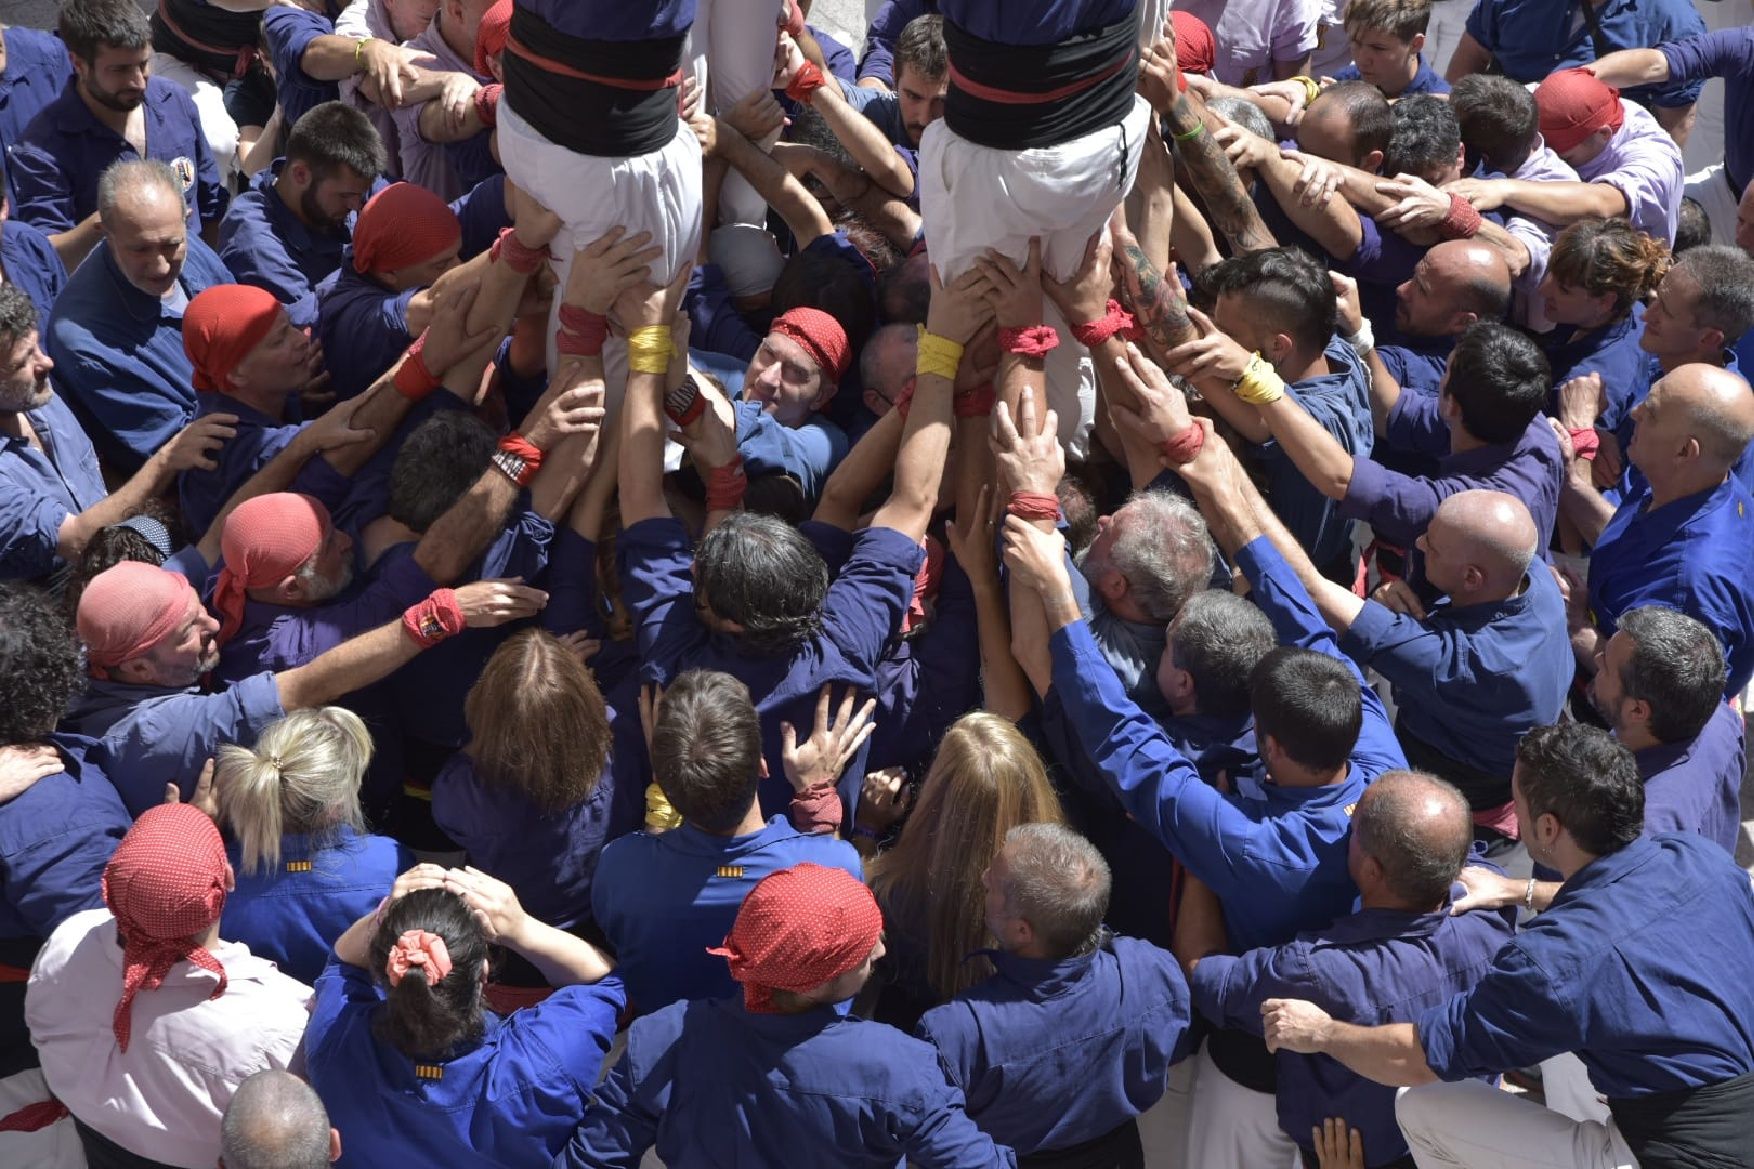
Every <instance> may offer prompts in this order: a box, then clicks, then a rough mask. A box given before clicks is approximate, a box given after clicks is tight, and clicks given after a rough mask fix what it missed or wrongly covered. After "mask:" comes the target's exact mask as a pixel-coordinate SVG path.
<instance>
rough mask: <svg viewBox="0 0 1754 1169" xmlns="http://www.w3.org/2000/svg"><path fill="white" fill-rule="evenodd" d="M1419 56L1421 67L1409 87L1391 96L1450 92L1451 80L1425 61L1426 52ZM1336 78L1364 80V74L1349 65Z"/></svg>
mask: <svg viewBox="0 0 1754 1169" xmlns="http://www.w3.org/2000/svg"><path fill="white" fill-rule="evenodd" d="M1418 56H1419V68H1418V70H1417V71H1416V72H1415V73H1414V74H1413V80H1411V81H1409V82H1408V83H1407V87H1406V88H1405V89H1403V90H1401V92H1400V93H1397V94H1393V95H1391V96H1393V97H1411V96H1413V95H1414V94H1416V93H1448V92H1449V82H1447V81H1445V80H1444V79H1443V78H1442V77H1441V76H1439V74H1438V72H1437V70H1435V69H1433V68H1432V67H1431V66H1429V65H1427V64H1426V63H1425V54H1424V53H1420V54H1419V55H1418ZM1334 80H1335V81H1362V80H1364V74H1362V73H1360V72H1359V71H1358V66H1356V65H1348V66H1346V67H1345V68H1344V69H1342V70H1340V71H1339V72H1338V73H1336V74H1334Z"/></svg>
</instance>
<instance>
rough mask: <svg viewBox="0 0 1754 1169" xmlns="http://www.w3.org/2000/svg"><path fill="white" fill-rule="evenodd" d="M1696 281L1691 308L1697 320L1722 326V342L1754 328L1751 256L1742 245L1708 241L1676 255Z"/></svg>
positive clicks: (1709, 325) (1753, 261) (1732, 340)
mask: <svg viewBox="0 0 1754 1169" xmlns="http://www.w3.org/2000/svg"><path fill="white" fill-rule="evenodd" d="M1675 268H1679V269H1683V270H1685V271H1686V273H1687V274H1688V275H1689V276H1691V277H1693V279H1694V280H1695V281H1697V282H1698V284H1699V303H1698V305H1697V306H1695V308H1694V312H1695V314H1696V315H1697V316H1698V318H1699V323H1700V324H1702V325H1704V326H1706V327H1707V328H1712V329H1722V330H1723V334H1724V343H1725V344H1726V345H1733V344H1735V341H1736V338H1738V337H1740V336H1742V334H1744V333H1746V332H1747V331H1748V330H1750V329H1754V256H1750V255H1749V254H1748V253H1747V252H1744V251H1743V250H1742V249H1741V248H1736V247H1729V246H1726V245H1723V244H1707V245H1704V246H1702V247H1697V248H1689V249H1688V250H1687V251H1685V252H1683V253H1682V254H1681V255H1679V256H1677V257H1676V258H1675V266H1674V268H1671V269H1670V271H1674V270H1675Z"/></svg>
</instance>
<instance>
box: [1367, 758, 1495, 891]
mask: <svg viewBox="0 0 1754 1169" xmlns="http://www.w3.org/2000/svg"><path fill="white" fill-rule="evenodd" d="M1434 801H1435V805H1436V806H1434ZM1352 831H1353V833H1354V834H1355V835H1356V836H1357V837H1358V847H1359V848H1360V849H1361V850H1363V852H1364V854H1365V855H1366V856H1368V857H1370V858H1371V859H1372V860H1374V861H1376V863H1377V864H1379V865H1381V866H1382V868H1383V879H1384V880H1385V881H1386V883H1387V884H1388V887H1389V890H1390V892H1392V893H1394V895H1395V896H1396V897H1398V898H1400V899H1401V900H1402V901H1403V902H1405V903H1406V904H1407V905H1409V906H1420V907H1425V906H1432V905H1436V904H1438V903H1439V902H1441V901H1442V900H1443V899H1444V896H1445V895H1446V894H1448V892H1449V887H1450V885H1452V884H1453V883H1454V882H1455V880H1456V878H1457V876H1459V875H1460V874H1461V871H1462V865H1464V864H1465V863H1467V859H1468V850H1469V848H1470V847H1471V846H1472V844H1473V840H1474V822H1473V818H1472V815H1471V813H1470V812H1469V810H1468V801H1467V799H1466V798H1465V797H1463V795H1462V793H1461V792H1460V791H1458V790H1456V788H1455V787H1454V786H1453V785H1451V784H1450V783H1448V782H1446V781H1444V780H1442V779H1439V778H1438V777H1437V776H1435V775H1430V774H1427V773H1425V772H1423V771H1387V772H1384V773H1383V774H1382V775H1379V776H1378V777H1377V778H1376V779H1375V781H1373V782H1372V783H1371V785H1370V786H1369V787H1368V788H1366V789H1365V793H1364V795H1363V796H1362V797H1361V798H1360V799H1359V801H1358V807H1357V810H1356V811H1355V812H1354V813H1353V815H1352Z"/></svg>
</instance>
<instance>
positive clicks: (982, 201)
mask: <svg viewBox="0 0 1754 1169" xmlns="http://www.w3.org/2000/svg"><path fill="white" fill-rule="evenodd" d="M1150 117H1151V107H1150V106H1148V105H1147V104H1146V103H1145V100H1144V99H1143V98H1140V97H1135V98H1134V99H1133V108H1132V110H1131V111H1129V112H1128V114H1127V117H1126V119H1125V120H1124V121H1123V122H1121V124H1120V125H1118V126H1110V127H1108V128H1107V129H1104V130H1098V131H1096V132H1095V133H1092V134H1086V135H1085V136H1084V137H1082V138H1078V139H1075V140H1073V141H1071V142H1067V143H1063V144H1062V145H1059V146H1050V147H1042V148H1038V149H1034V150H998V149H995V148H993V147H990V146H977V145H975V144H974V143H973V142H970V141H968V140H967V139H966V138H962V137H960V136H959V135H958V134H956V132H955V131H953V130H951V129H950V127H949V126H947V125H946V124H945V123H944V122H943V120H939V121H936V122H933V123H932V124H931V125H930V126H928V127H927V128H926V133H925V136H924V138H923V139H922V140H921V142H920V214H921V216H922V217H923V219H924V221H925V225H926V243H927V248H928V250H929V251H930V252H931V256H932V263H933V264H935V265H937V268H938V271H939V273H940V274H941V275H942V276H943V278H944V279H945V280H953V279H955V278H956V277H957V276H959V275H961V274H962V272H963V271H965V270H966V269H967V268H968V266H969V265H970V264H972V263H973V262H974V260H975V257H977V256H979V255H980V254H981V253H982V252H985V251H986V250H987V249H988V248H996V249H997V250H999V251H1000V252H1003V253H1004V254H1005V255H1006V256H1008V257H1010V258H1011V260H1013V261H1014V262H1016V263H1019V264H1021V263H1022V262H1023V261H1024V260H1025V259H1027V258H1028V256H1029V240H1030V237H1031V236H1040V237H1041V241H1042V263H1043V266H1044V267H1045V268H1046V269H1047V271H1048V272H1049V273H1050V274H1051V275H1053V276H1056V277H1058V278H1060V279H1065V278H1066V277H1068V276H1070V275H1071V274H1072V273H1073V272H1075V271H1076V270H1077V268H1078V264H1079V262H1080V261H1081V260H1083V258H1084V248H1085V245H1086V244H1088V243H1089V242H1090V237H1091V236H1092V235H1094V234H1096V233H1097V232H1099V231H1106V230H1108V217H1109V216H1110V215H1111V214H1113V213H1114V209H1115V208H1116V207H1117V206H1119V205H1120V202H1121V199H1122V198H1123V197H1125V195H1126V193H1127V192H1128V191H1130V190H1132V188H1133V180H1134V179H1135V178H1136V177H1137V176H1138V173H1139V155H1140V153H1141V152H1142V150H1143V148H1144V144H1145V131H1146V127H1147V124H1148V123H1149V120H1150ZM1047 323H1048V324H1050V325H1053V326H1054V327H1056V328H1058V329H1060V345H1059V347H1058V348H1057V349H1055V350H1053V352H1051V353H1049V354H1048V358H1047V384H1048V403H1049V405H1051V406H1053V407H1054V409H1056V410H1057V411H1059V415H1060V438H1061V441H1063V442H1065V443H1066V444H1067V446H1068V448H1070V449H1071V451H1072V453H1073V454H1075V455H1082V454H1083V453H1084V451H1085V450H1086V449H1087V447H1088V445H1089V435H1090V428H1091V424H1092V422H1093V421H1094V417H1095V402H1096V373H1095V369H1094V367H1093V366H1092V365H1091V364H1090V354H1089V351H1087V350H1086V349H1085V348H1084V346H1082V345H1079V344H1078V343H1077V342H1076V341H1073V340H1072V338H1071V335H1070V334H1069V332H1068V331H1067V330H1066V329H1065V328H1064V327H1063V324H1064V323H1063V322H1062V321H1061V320H1060V319H1059V317H1058V315H1057V313H1056V312H1055V310H1054V309H1053V307H1052V306H1051V305H1050V306H1049V307H1048V312H1047Z"/></svg>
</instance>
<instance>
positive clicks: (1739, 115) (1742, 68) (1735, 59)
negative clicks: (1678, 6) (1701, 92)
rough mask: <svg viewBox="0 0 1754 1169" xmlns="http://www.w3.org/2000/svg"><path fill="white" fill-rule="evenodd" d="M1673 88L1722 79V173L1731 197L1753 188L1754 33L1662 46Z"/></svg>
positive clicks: (1746, 30) (1723, 33)
mask: <svg viewBox="0 0 1754 1169" xmlns="http://www.w3.org/2000/svg"><path fill="white" fill-rule="evenodd" d="M1657 52H1659V53H1661V54H1662V55H1663V59H1664V60H1665V61H1667V62H1668V65H1669V81H1670V83H1671V84H1682V83H1686V84H1693V85H1698V84H1700V83H1701V82H1703V81H1704V80H1705V79H1706V78H1708V77H1721V78H1723V79H1724V172H1725V174H1726V175H1727V176H1728V178H1729V183H1730V189H1731V191H1732V192H1737V193H1740V192H1742V191H1745V190H1747V189H1748V184H1749V183H1750V182H1754V27H1749V26H1747V25H1743V26H1742V27H1741V28H1726V29H1719V30H1718V31H1717V32H1708V33H1706V34H1705V35H1704V36H1691V37H1687V38H1686V39H1684V40H1677V41H1670V42H1669V43H1668V44H1666V45H1658V46H1657Z"/></svg>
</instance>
